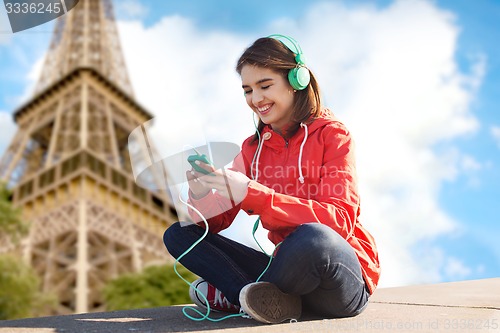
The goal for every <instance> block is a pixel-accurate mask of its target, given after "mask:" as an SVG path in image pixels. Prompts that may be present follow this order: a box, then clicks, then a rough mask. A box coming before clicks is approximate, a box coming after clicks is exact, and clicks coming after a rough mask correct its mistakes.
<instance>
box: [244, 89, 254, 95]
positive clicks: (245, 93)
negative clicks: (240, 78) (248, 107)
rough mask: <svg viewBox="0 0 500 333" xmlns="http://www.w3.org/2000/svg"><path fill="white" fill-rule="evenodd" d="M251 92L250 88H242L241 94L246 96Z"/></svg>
mask: <svg viewBox="0 0 500 333" xmlns="http://www.w3.org/2000/svg"><path fill="white" fill-rule="evenodd" d="M251 92H252V90H244V91H243V95H245V96H246V95H248V94H250V93H251Z"/></svg>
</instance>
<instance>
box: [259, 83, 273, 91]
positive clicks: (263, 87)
mask: <svg viewBox="0 0 500 333" xmlns="http://www.w3.org/2000/svg"><path fill="white" fill-rule="evenodd" d="M270 86H272V84H268V85H267V86H262V87H261V88H262V89H263V90H266V89H267V88H269V87H270Z"/></svg>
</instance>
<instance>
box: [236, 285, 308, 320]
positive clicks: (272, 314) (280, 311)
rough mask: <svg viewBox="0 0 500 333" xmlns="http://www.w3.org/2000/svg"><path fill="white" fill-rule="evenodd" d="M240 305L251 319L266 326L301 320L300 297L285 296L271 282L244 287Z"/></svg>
mask: <svg viewBox="0 0 500 333" xmlns="http://www.w3.org/2000/svg"><path fill="white" fill-rule="evenodd" d="M240 305H241V308H242V309H243V310H244V311H245V312H246V313H247V314H248V315H249V316H250V317H252V318H254V319H255V320H258V321H260V322H261V323H265V324H279V323H282V322H284V321H285V320H290V319H299V318H300V315H301V313H302V301H301V299H300V296H294V295H290V294H285V293H284V292H282V291H281V290H279V288H278V287H276V286H275V285H274V284H272V283H269V282H256V283H251V284H248V285H246V286H245V287H243V289H241V292H240Z"/></svg>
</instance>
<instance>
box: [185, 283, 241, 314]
mask: <svg viewBox="0 0 500 333" xmlns="http://www.w3.org/2000/svg"><path fill="white" fill-rule="evenodd" d="M191 285H192V286H191V287H190V288H189V297H190V298H191V300H192V301H193V302H194V303H195V304H196V305H198V306H199V307H201V308H204V309H206V308H207V304H206V303H205V299H204V298H203V296H201V295H200V293H201V294H203V295H204V296H205V297H206V299H207V300H208V304H209V305H210V310H213V311H217V312H230V313H239V312H240V307H239V306H237V305H234V304H232V303H231V302H229V301H228V300H227V298H226V297H225V296H224V294H222V292H221V291H220V290H219V289H217V288H215V287H214V286H212V285H211V284H210V283H208V282H207V281H205V280H204V279H202V278H200V279H198V280H196V281H194V282H193V283H191ZM193 287H194V288H193ZM195 288H196V289H198V290H196V289H195Z"/></svg>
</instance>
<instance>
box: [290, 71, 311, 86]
mask: <svg viewBox="0 0 500 333" xmlns="http://www.w3.org/2000/svg"><path fill="white" fill-rule="evenodd" d="M310 81H311V75H310V74H309V70H308V69H307V68H306V67H304V66H297V67H295V68H292V69H291V70H290V71H289V72H288V82H289V83H290V85H291V86H292V88H293V89H295V90H304V89H305V88H306V87H307V85H308V84H309V82H310Z"/></svg>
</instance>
